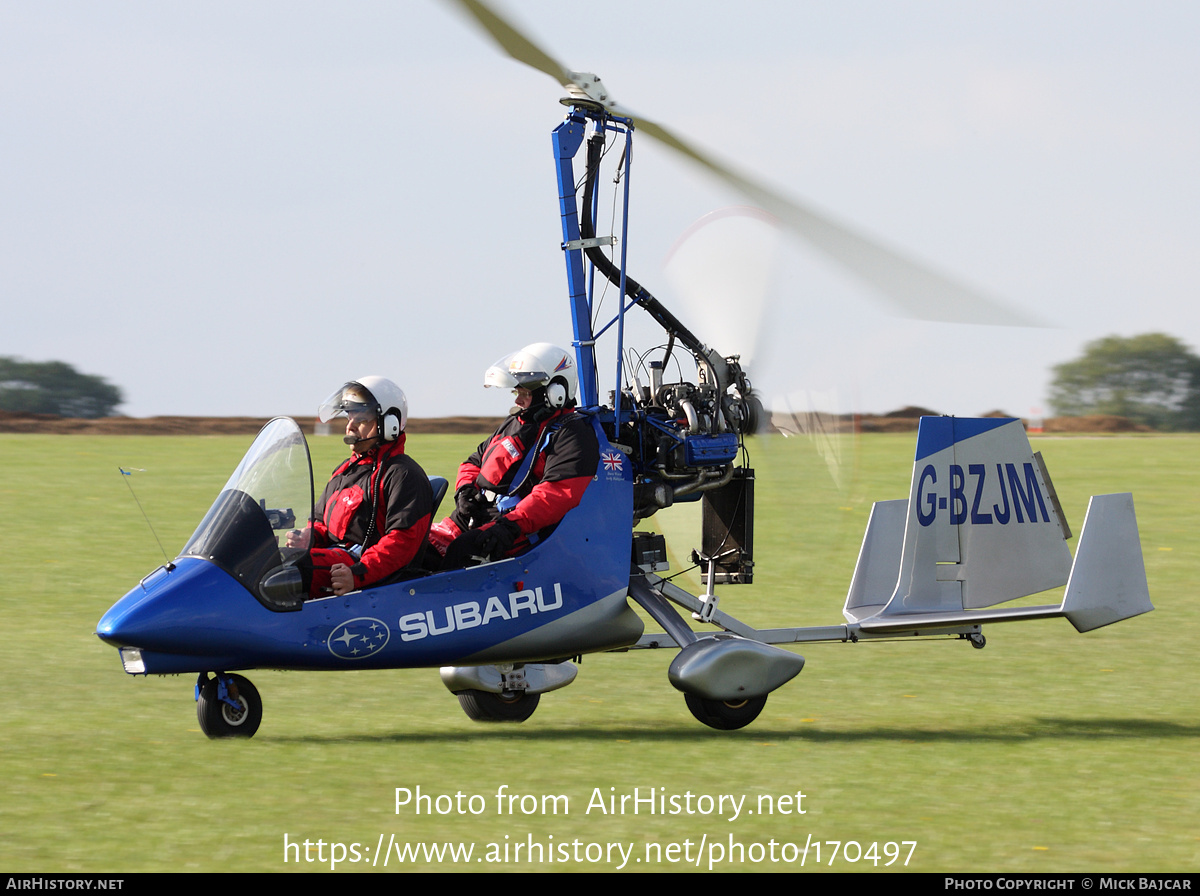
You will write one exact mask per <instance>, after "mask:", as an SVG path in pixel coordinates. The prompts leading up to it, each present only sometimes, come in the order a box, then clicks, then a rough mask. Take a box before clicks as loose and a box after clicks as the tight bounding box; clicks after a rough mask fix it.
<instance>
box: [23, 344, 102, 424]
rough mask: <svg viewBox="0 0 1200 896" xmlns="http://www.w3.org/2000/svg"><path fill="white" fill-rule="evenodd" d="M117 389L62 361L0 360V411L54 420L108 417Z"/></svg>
mask: <svg viewBox="0 0 1200 896" xmlns="http://www.w3.org/2000/svg"><path fill="white" fill-rule="evenodd" d="M124 400H125V399H124V396H122V394H121V390H120V389H119V388H117V387H116V386H113V385H111V384H110V383H107V382H105V381H104V380H103V379H102V378H100V377H98V376H90V375H88V374H86V373H80V372H79V371H78V370H76V369H75V368H74V367H72V366H71V365H70V364H65V363H63V362H62V361H41V362H37V361H22V360H21V359H20V358H4V357H0V410H5V411H15V412H24V413H31V414H53V415H54V416H56V417H81V418H84V419H94V418H97V417H108V416H110V415H111V414H112V412H113V411H114V410H116V407H117V405H119V404H120V403H121V402H122V401H124Z"/></svg>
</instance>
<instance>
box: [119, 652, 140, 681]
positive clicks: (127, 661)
mask: <svg viewBox="0 0 1200 896" xmlns="http://www.w3.org/2000/svg"><path fill="white" fill-rule="evenodd" d="M118 652H119V653H120V654H121V665H122V666H124V667H125V671H126V672H128V673H129V674H130V675H145V674H146V664H145V663H144V662H142V652H141V651H140V650H138V649H137V648H136V647H122V648H120V650H119V651H118Z"/></svg>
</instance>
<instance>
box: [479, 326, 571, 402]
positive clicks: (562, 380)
mask: <svg viewBox="0 0 1200 896" xmlns="http://www.w3.org/2000/svg"><path fill="white" fill-rule="evenodd" d="M483 384H484V385H485V386H497V387H499V388H501V389H516V388H517V387H518V386H524V387H525V388H527V389H536V388H537V387H538V386H545V387H546V404H548V405H549V406H550V407H552V408H555V409H557V408H561V407H566V406H567V405H568V404H570V403H572V402H574V401H575V395H576V393H577V392H578V391H579V378H578V377H577V376H576V375H575V357H574V355H573V354H572V353H571V352H569V351H567V350H566V349H563V348H559V347H558V346H557V345H551V344H550V343H549V342H535V343H534V344H533V345H527V346H525V347H524V348H523V349H521V350H520V351H518V352H513V353H512V354H511V355H505V356H504V357H503V358H501V359H500V360H499V361H497V362H496V363H495V364H493V365H492V366H491V367H489V368H488V369H487V370H486V371H484V374H483Z"/></svg>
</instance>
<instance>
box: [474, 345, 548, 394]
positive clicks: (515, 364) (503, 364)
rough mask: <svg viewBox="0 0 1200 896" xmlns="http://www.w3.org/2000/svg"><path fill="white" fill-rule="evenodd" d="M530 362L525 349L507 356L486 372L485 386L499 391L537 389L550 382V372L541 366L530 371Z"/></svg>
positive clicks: (484, 377) (484, 375)
mask: <svg viewBox="0 0 1200 896" xmlns="http://www.w3.org/2000/svg"><path fill="white" fill-rule="evenodd" d="M530 360H531V358H530V356H529V353H528V352H526V351H525V350H524V349H522V350H521V351H519V352H513V353H512V354H509V355H505V356H504V357H503V358H501V359H500V360H499V361H496V362H495V363H494V364H492V366H491V367H489V368H488V369H487V370H486V371H484V374H483V384H484V385H485V386H495V387H497V388H499V389H518V388H522V387H524V388H526V389H536V388H537V387H538V386H544V385H545V384H546V383H548V382H550V372H549V371H548V370H543V369H541V365H536V367H535V368H533V369H530V367H529V361H530Z"/></svg>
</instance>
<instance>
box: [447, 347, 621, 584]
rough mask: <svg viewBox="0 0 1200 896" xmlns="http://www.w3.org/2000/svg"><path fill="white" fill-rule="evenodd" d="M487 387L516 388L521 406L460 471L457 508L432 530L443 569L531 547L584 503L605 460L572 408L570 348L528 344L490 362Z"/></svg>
mask: <svg viewBox="0 0 1200 896" xmlns="http://www.w3.org/2000/svg"><path fill="white" fill-rule="evenodd" d="M483 384H484V385H485V386H496V387H499V388H503V389H512V390H514V391H513V395H514V396H515V397H516V407H514V408H513V409H512V411H511V412H510V416H509V418H508V419H507V420H505V421H504V423H503V424H502V425H501V426H500V428H499V429H498V430H496V433H495V435H493V436H492V437H491V438H490V439H488V440H487V441H485V442H483V443H482V444H481V445H480V446H479V448H478V449H477V450H476V451H475V453H474V454H472V455H471V456H470V457H469V458H467V460H466V461H465V462H464V463H463V464H462V465H461V466H460V467H459V468H458V478H457V481H456V483H455V493H454V503H455V509H454V511H453V512H452V513H451V514H450V515H449V516H448V517H446V518H445V519H444V520H442V521H441V522H440V523H437V524H436V525H435V526H434V527H433V528H432V529H431V530H430V532H429V542H430V544H431V545H432V546H433V547H434V549H436V550H437V552H438V553H439V554H441V555H443V558H444V559H443V562H442V569H458V568H461V567H463V566H467V565H470V564H471V563H472V562H474V561H475V560H476V559H479V560H496V559H499V558H501V557H505V556H511V555H513V554H518V553H521V552H522V551H524V550H528V548H529V547H530V546H531V545H533V544H536V543H537V541H539V540H540V539H542V538H545V537H546V536H547V535H548V534H549V533H550V532H551V531H553V529H554V527H555V526H556V525H558V523H559V522H560V521H561V520H562V518H563V517H564V516H565V515H566V513H567V511H568V510H571V509H572V508H573V507H575V506H576V505H578V504H579V502H580V500H582V498H583V492H584V489H586V488H587V486H588V483H590V482H591V481H592V479H593V477H595V475H596V467H597V465H598V464H599V461H600V447H599V444H598V443H597V441H596V433H595V431H594V430H593V429H592V425H591V423H590V421H588V420H587V419H585V418H584V417H582V416H580V415H579V414H577V413H576V412H575V401H576V393H577V391H578V379H577V377H576V374H575V360H574V358H573V357H572V355H571V353H570V352H568V351H566V350H564V349H561V348H559V347H558V346H555V345H550V344H549V343H545V342H538V343H535V344H533V345H527V346H525V348H523V349H521V350H520V351H518V352H515V353H513V354H511V355H508V356H506V357H504V358H501V359H500V360H499V361H497V362H496V363H495V364H493V365H492V366H491V367H489V368H488V369H487V371H486V372H485V373H484V375H483Z"/></svg>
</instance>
